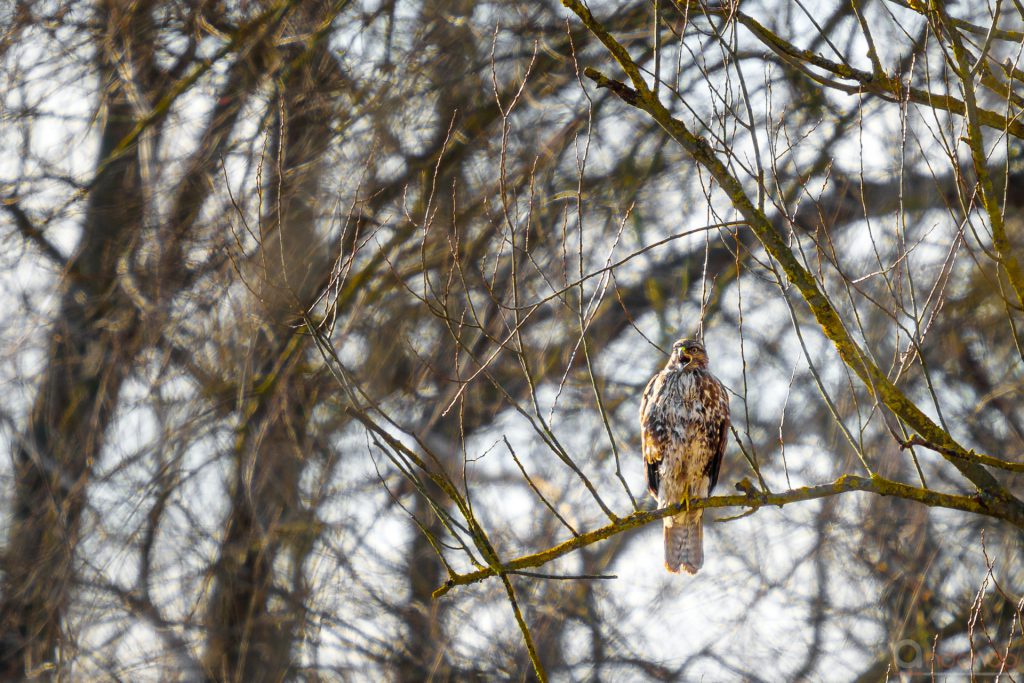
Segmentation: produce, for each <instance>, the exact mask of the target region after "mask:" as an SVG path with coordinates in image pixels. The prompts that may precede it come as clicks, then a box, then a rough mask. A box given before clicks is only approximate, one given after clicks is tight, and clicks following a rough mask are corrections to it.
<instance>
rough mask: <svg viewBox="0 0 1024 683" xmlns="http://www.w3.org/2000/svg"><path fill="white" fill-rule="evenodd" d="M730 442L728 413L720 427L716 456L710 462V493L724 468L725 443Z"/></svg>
mask: <svg viewBox="0 0 1024 683" xmlns="http://www.w3.org/2000/svg"><path fill="white" fill-rule="evenodd" d="M727 443H729V416H728V415H727V416H726V417H725V419H724V420H722V425H721V427H719V429H718V434H717V438H716V439H715V443H714V449H715V454H714V457H712V458H711V460H710V461H709V462H708V469H707V473H708V476H709V477H711V485H710V486H708V495H711V492H712V491H714V489H715V484H717V483H718V471H719V470H721V469H722V456H723V455H725V445H726V444H727Z"/></svg>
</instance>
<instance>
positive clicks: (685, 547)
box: [665, 510, 704, 574]
mask: <svg viewBox="0 0 1024 683" xmlns="http://www.w3.org/2000/svg"><path fill="white" fill-rule="evenodd" d="M703 520H704V510H694V511H693V512H684V513H682V514H680V515H676V516H675V517H666V518H665V569H667V570H669V571H670V572H672V573H674V574H678V573H679V570H680V569H682V570H684V571H686V572H687V573H689V574H696V573H697V570H698V569H700V568H701V565H703V564H704V521H703Z"/></svg>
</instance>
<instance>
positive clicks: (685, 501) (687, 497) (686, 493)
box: [683, 486, 690, 512]
mask: <svg viewBox="0 0 1024 683" xmlns="http://www.w3.org/2000/svg"><path fill="white" fill-rule="evenodd" d="M683 505H685V506H686V511H687V512H689V511H690V487H689V486H687V487H686V488H685V490H684V491H683Z"/></svg>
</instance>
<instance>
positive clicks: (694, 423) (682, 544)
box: [640, 339, 729, 574]
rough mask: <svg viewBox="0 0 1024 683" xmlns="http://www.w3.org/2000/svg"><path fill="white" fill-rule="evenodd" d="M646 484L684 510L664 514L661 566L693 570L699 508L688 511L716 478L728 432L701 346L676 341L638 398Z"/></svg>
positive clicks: (699, 557)
mask: <svg viewBox="0 0 1024 683" xmlns="http://www.w3.org/2000/svg"><path fill="white" fill-rule="evenodd" d="M640 430H641V438H642V443H643V454H644V463H645V464H646V465H647V488H648V489H650V492H651V495H652V496H654V497H655V498H656V499H657V501H658V506H659V507H664V506H666V505H672V504H675V503H684V504H686V507H687V509H685V510H684V511H683V512H680V513H679V514H677V515H673V516H671V517H665V519H664V523H665V568H666V569H668V570H669V571H670V572H673V573H678V572H679V570H680V569H683V570H685V571H687V572H689V573H690V574H696V573H697V570H698V569H700V568H701V565H703V564H704V526H703V518H704V510H703V508H701V509H695V510H689V509H688V508H689V502H690V500H691V499H694V498H706V497H707V496H708V495H709V494H710V493H711V490H712V489H713V488H714V487H715V483H716V482H717V481H718V470H719V469H720V468H721V466H722V454H723V453H724V452H725V444H726V442H727V440H728V439H727V435H728V433H729V395H728V394H727V393H726V391H725V387H724V386H722V383H721V382H719V381H718V380H717V379H716V378H715V376H714V375H712V374H711V372H710V371H709V370H708V354H707V351H705V349H704V345H703V344H702V343H701V342H699V341H695V340H692V339H680V340H679V341H677V342H676V343H675V344H673V345H672V355H671V356H670V357H669V359H668V363H667V364H666V365H665V367H664V369H662V371H661V372H659V373H658V374H656V375H655V376H654V377H652V378H651V381H650V382H648V384H647V388H646V389H644V395H643V398H642V399H641V401H640Z"/></svg>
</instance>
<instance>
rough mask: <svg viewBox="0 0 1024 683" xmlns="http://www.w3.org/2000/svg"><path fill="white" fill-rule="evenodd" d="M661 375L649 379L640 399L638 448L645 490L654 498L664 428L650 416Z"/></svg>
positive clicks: (658, 482)
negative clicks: (642, 461)
mask: <svg viewBox="0 0 1024 683" xmlns="http://www.w3.org/2000/svg"><path fill="white" fill-rule="evenodd" d="M661 379H662V377H661V373H658V374H657V375H655V376H654V377H652V378H651V381H650V382H648V383H647V387H646V388H645V389H644V394H643V397H641V399H640V438H641V444H640V447H641V449H642V451H643V454H644V463H645V464H646V465H647V490H648V491H650V492H651V495H652V496H654V497H655V498H657V497H658V485H659V484H660V483H661V473H660V468H661V446H662V444H661V443H660V441H659V438H658V437H659V435H661V434H663V433H664V426H663V425H659V424H657V422H658V419H657V418H656V417H654V415H652V413H653V412H654V411H653V410H652V408H653V405H654V403H655V402H656V401H657V398H658V397H657V394H658V393H659V392H660V391H661V386H662V382H661Z"/></svg>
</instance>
